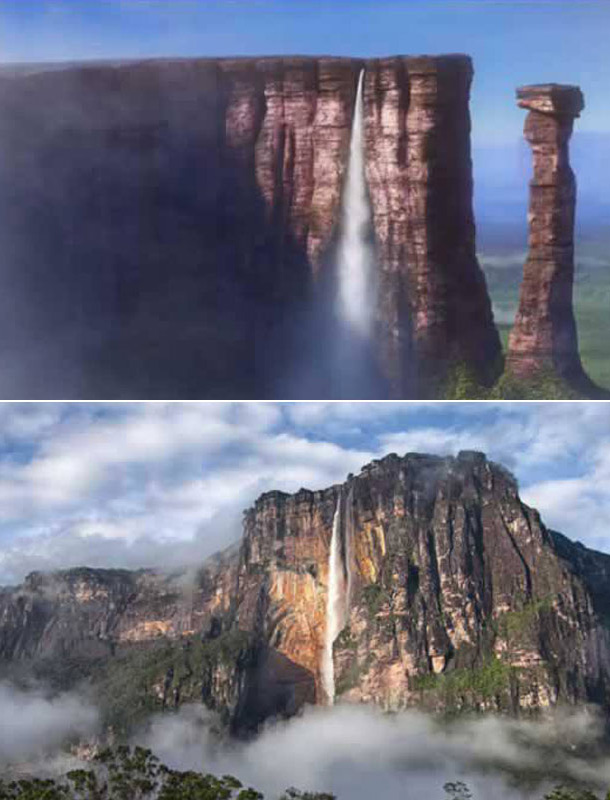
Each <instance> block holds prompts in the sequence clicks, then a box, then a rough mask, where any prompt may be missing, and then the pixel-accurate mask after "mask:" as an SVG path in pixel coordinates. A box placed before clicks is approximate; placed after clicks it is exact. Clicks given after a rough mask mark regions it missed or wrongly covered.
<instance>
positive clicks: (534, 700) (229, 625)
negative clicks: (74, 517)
mask: <svg viewBox="0 0 610 800" xmlns="http://www.w3.org/2000/svg"><path fill="white" fill-rule="evenodd" d="M337 503H340V504H341V505H340V511H341V514H340V517H341V528H340V534H341V559H342V561H343V566H344V568H345V570H346V573H347V576H348V580H347V581H346V582H344V586H345V587H346V588H345V591H346V592H347V593H348V597H347V598H346V600H347V607H348V614H347V621H346V624H345V627H344V628H343V630H342V631H341V633H340V634H339V636H338V637H337V639H336V641H335V642H334V648H333V662H334V671H335V690H336V698H337V701H353V702H361V701H363V702H371V703H376V704H379V705H380V706H382V707H384V708H388V709H397V708H403V707H405V706H409V705H418V706H423V707H427V708H434V709H462V708H466V709H472V708H479V709H495V710H503V711H509V712H511V713H525V712H530V711H535V710H536V709H540V708H544V707H547V706H550V705H554V704H556V703H561V702H567V703H585V702H596V703H600V704H602V705H604V706H608V703H609V702H610V639H609V635H610V634H609V629H608V623H607V620H608V618H609V617H608V612H609V611H610V592H609V591H608V580H609V579H610V556H607V555H604V554H601V553H596V552H594V551H591V550H588V549H587V548H585V547H583V546H582V545H579V544H578V545H577V544H573V543H572V542H570V541H569V540H568V539H566V538H565V537H563V536H561V535H560V534H558V533H555V532H553V531H550V530H549V529H547V528H546V527H545V526H544V524H543V523H542V522H541V520H540V517H539V515H538V513H537V512H536V511H535V510H534V509H531V508H528V507H527V506H526V505H524V503H523V502H522V501H521V500H520V498H519V494H518V489H517V485H516V482H515V480H514V478H513V477H512V476H511V475H510V474H509V473H508V472H507V471H506V470H505V469H503V468H502V467H501V466H499V465H497V464H494V463H492V462H489V461H488V460H487V459H486V458H485V456H484V455H483V454H481V453H472V452H464V453H460V454H459V455H458V457H457V458H439V457H435V456H424V455H417V454H408V455H406V456H404V457H402V458H401V457H398V456H396V455H391V456H387V457H386V458H384V459H382V460H379V461H375V462H373V463H372V464H369V465H367V466H366V467H364V468H363V469H362V471H361V472H360V473H359V474H358V475H355V476H349V477H348V479H347V481H346V482H345V483H344V484H343V485H336V486H332V487H330V488H328V489H325V490H322V491H315V492H312V491H308V490H305V489H303V490H301V491H299V492H297V493H296V494H294V495H288V494H284V493H282V492H269V493H267V494H264V495H263V496H261V497H260V498H259V499H258V500H257V501H256V503H255V504H254V506H253V507H252V508H251V509H249V510H248V511H247V512H246V515H245V520H244V536H243V539H242V542H241V546H240V547H239V549H238V548H233V549H232V550H231V551H229V552H227V553H225V554H224V555H222V556H221V557H218V558H216V559H214V560H212V561H209V562H206V564H205V565H204V566H203V568H202V569H201V570H200V572H199V573H198V574H197V575H194V576H191V579H190V580H188V581H187V580H186V577H185V576H183V577H182V578H181V579H180V580H178V579H177V578H176V577H174V578H167V577H163V576H161V575H158V574H154V573H150V572H146V571H144V572H139V573H127V572H123V571H110V572H108V571H103V570H71V571H68V572H64V573H59V574H57V575H55V576H41V575H38V574H37V575H34V576H30V577H29V578H28V580H27V581H26V582H25V584H24V585H23V586H21V587H18V588H17V589H11V590H5V591H4V592H2V593H0V659H1V671H2V674H7V673H8V674H10V672H11V670H12V671H13V672H16V673H17V674H18V675H19V677H20V679H22V680H23V678H24V675H26V674H27V672H28V670H31V671H33V673H34V674H35V675H36V676H37V677H41V676H44V677H46V679H47V680H52V681H55V682H56V683H57V684H58V685H61V686H62V687H65V686H66V685H71V683H72V684H74V683H75V682H77V681H79V680H82V679H83V676H88V677H89V679H90V681H91V683H92V686H93V689H94V691H96V692H97V694H98V697H99V698H100V703H101V704H102V707H103V709H104V711H105V712H106V713H107V717H108V719H110V720H111V721H112V722H113V724H115V725H119V724H125V722H126V720H127V721H129V720H131V719H133V717H134V716H137V714H138V713H143V712H144V711H146V710H151V709H155V708H157V709H158V708H162V707H163V706H166V705H178V704H180V703H181V702H184V701H192V700H203V702H205V703H206V704H207V705H208V706H210V707H212V708H215V709H217V710H219V711H220V712H221V713H223V714H224V715H225V718H226V719H227V720H228V721H229V722H231V723H232V724H233V726H234V728H235V729H237V730H243V729H247V728H252V727H255V726H256V725H257V724H258V723H260V722H261V721H263V720H264V719H266V718H267V717H268V716H270V715H273V714H292V713H295V712H296V711H297V710H298V708H300V707H301V706H302V705H303V704H304V703H307V702H309V703H314V702H317V703H325V702H327V697H326V695H325V692H324V689H323V683H322V676H321V669H322V661H323V650H324V642H325V629H326V624H327V619H326V613H327V590H328V584H329V572H328V569H329V547H330V541H331V533H332V526H333V519H334V517H335V512H336V509H337Z"/></svg>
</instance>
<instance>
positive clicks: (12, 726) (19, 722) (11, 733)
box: [0, 683, 98, 767]
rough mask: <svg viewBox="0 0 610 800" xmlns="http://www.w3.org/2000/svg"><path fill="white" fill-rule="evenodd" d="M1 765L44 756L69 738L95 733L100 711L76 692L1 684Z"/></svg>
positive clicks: (78, 737)
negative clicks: (60, 692)
mask: <svg viewBox="0 0 610 800" xmlns="http://www.w3.org/2000/svg"><path fill="white" fill-rule="evenodd" d="M0 709H1V713H0V767H2V765H6V764H8V763H15V762H23V761H31V760H32V759H41V758H43V757H44V756H46V755H50V754H51V753H52V752H53V751H54V750H57V749H58V748H60V747H61V745H62V744H63V743H64V742H65V741H66V739H69V738H75V739H80V738H82V737H86V736H90V735H92V734H93V733H94V732H95V731H96V729H97V725H98V713H97V710H96V709H95V708H94V706H92V705H91V704H90V703H89V702H88V701H87V700H85V699H84V698H82V697H81V696H80V695H78V694H76V693H64V694H59V695H54V696H50V695H48V694H47V693H46V692H45V691H44V689H42V688H41V689H35V690H29V691H24V690H22V689H18V688H16V687H14V686H12V685H11V684H8V683H0Z"/></svg>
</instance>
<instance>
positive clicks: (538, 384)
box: [437, 363, 580, 400]
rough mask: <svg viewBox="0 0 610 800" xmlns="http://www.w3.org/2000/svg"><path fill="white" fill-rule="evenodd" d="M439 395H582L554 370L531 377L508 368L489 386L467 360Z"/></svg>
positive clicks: (451, 397) (476, 397)
mask: <svg viewBox="0 0 610 800" xmlns="http://www.w3.org/2000/svg"><path fill="white" fill-rule="evenodd" d="M437 395H438V397H439V398H440V399H442V400H578V398H579V397H580V395H579V394H578V392H576V391H575V390H574V389H572V388H571V387H570V386H568V384H567V383H565V382H564V381H562V380H561V379H560V378H559V377H558V376H557V375H556V374H555V373H554V372H552V371H548V372H540V373H538V375H536V377H535V378H532V379H531V380H528V381H523V380H520V379H518V378H516V377H515V376H514V375H510V374H508V373H506V372H504V373H503V374H502V375H501V376H500V378H499V379H498V381H497V382H496V383H495V384H494V385H493V386H492V387H491V388H486V387H485V386H481V385H480V384H479V383H477V380H476V378H475V376H474V375H473V373H472V370H470V369H469V367H468V366H467V365H465V364H463V363H459V364H456V365H455V366H454V367H453V369H452V370H451V372H450V373H449V376H448V377H447V379H446V381H445V383H444V384H443V386H442V388H441V390H440V391H439V392H438V393H437Z"/></svg>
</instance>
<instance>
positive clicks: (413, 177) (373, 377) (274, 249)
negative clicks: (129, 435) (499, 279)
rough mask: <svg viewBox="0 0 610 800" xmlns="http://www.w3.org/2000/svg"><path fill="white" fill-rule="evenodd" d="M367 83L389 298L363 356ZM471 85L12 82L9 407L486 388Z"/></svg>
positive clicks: (397, 70)
mask: <svg viewBox="0 0 610 800" xmlns="http://www.w3.org/2000/svg"><path fill="white" fill-rule="evenodd" d="M363 67H364V68H365V87H364V118H365V139H366V143H367V147H366V158H365V162H366V164H365V166H366V174H367V181H368V187H369V193H370V202H371V208H372V213H373V231H372V237H373V239H374V244H375V250H376V256H377V270H378V273H379V295H378V297H377V298H374V297H373V298H371V302H372V303H373V304H374V305H375V315H374V316H375V333H374V336H373V337H372V339H371V341H370V342H367V343H366V344H365V346H363V347H360V348H358V349H357V351H356V353H355V354H354V353H353V352H352V351H353V350H354V342H353V341H350V340H349V338H348V339H347V341H346V342H345V343H344V340H345V336H344V335H343V333H342V331H341V329H340V328H338V327H337V321H336V319H335V315H334V300H335V298H334V295H333V288H332V287H333V280H334V278H333V269H334V268H335V265H334V264H333V259H332V251H333V243H336V240H337V236H338V235H340V230H339V228H340V225H339V221H340V208H341V202H342V192H343V185H344V179H345V170H346V163H347V155H348V145H349V138H350V130H351V126H352V116H353V108H354V100H355V92H356V83H357V79H358V74H359V72H360V71H361V69H362V68H363ZM471 78H472V67H471V64H470V59H469V58H468V57H466V56H439V57H428V56H426V57H403V56H401V57H395V58H390V59H377V60H372V61H366V62H365V61H362V60H358V59H343V58H330V57H329V58H305V57H286V58H261V59H218V60H212V59H196V60H171V61H170V60H167V61H150V62H137V63H116V64H107V65H100V64H95V65H94V64H92V65H69V66H67V67H66V68H63V69H61V68H50V67H40V68H39V69H35V68H32V69H4V70H0V256H1V258H2V279H3V283H2V286H1V287H0V289H1V294H2V302H1V305H0V314H1V322H0V332H1V334H2V336H1V338H2V341H3V345H2V348H1V350H0V371H1V373H2V381H1V383H0V394H1V395H2V396H4V397H34V398H35V397H41V398H55V397H79V398H88V397H98V398H99V397H108V398H114V397H118V398H125V397H132V398H134V397H150V398H154V397H169V398H171V397H201V398H208V397H220V398H224V397H250V398H254V397H277V396H299V397H304V396H318V397H333V396H344V395H345V393H346V392H347V394H348V395H349V396H367V397H388V396H392V397H412V396H426V395H428V396H429V395H430V394H434V393H435V392H436V391H437V390H438V386H439V385H440V384H442V382H443V380H444V378H445V377H446V374H447V372H448V371H450V370H451V369H452V366H453V365H455V364H461V365H465V367H466V368H468V369H469V370H471V371H472V373H473V375H474V376H475V377H476V378H477V380H479V381H480V382H481V383H482V384H483V385H489V384H490V383H491V382H492V381H493V379H494V378H495V377H497V374H498V370H499V369H500V366H501V364H500V345H499V339H498V335H497V332H496V330H495V328H494V326H493V321H492V317H491V306H490V303H489V299H488V297H487V291H486V288H485V281H484V278H483V274H482V272H481V270H480V268H479V266H478V264H477V262H476V256H475V247H474V223H473V218H472V178H471V162H470V142H469V133H470V119H469V112H468V95H469V88H470V82H471ZM329 292H330V294H329ZM346 361H351V364H352V365H353V370H352V371H353V372H357V370H356V369H355V367H356V365H360V364H362V370H361V374H359V375H356V377H354V376H351V377H350V381H349V384H348V388H347V389H345V388H342V387H340V386H337V385H336V376H337V365H338V364H339V365H341V364H343V363H345V362H346ZM354 386H355V388H354Z"/></svg>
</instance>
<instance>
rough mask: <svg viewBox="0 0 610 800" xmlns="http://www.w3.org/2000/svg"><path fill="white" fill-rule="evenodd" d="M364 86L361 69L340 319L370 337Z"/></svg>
mask: <svg viewBox="0 0 610 800" xmlns="http://www.w3.org/2000/svg"><path fill="white" fill-rule="evenodd" d="M363 84H364V70H361V72H360V76H359V78H358V89H357V92H356V105H355V107H354V120H353V123H352V135H351V141H350V149H349V162H348V167H347V181H346V184H345V190H344V195H343V209H342V229H341V238H340V240H339V252H338V265H339V294H338V312H339V316H340V318H341V320H342V321H343V322H344V323H345V324H346V325H347V326H348V328H349V329H350V330H351V331H352V332H353V333H356V334H358V335H359V336H360V337H362V338H368V337H369V336H370V333H371V324H372V320H373V308H374V305H375V303H374V283H373V253H372V250H371V247H370V245H369V243H368V242H367V231H368V229H369V227H370V224H371V213H370V209H369V203H368V198H367V191H366V178H365V175H364V136H363V129H364V125H363V118H364V114H363V104H362V92H363Z"/></svg>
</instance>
